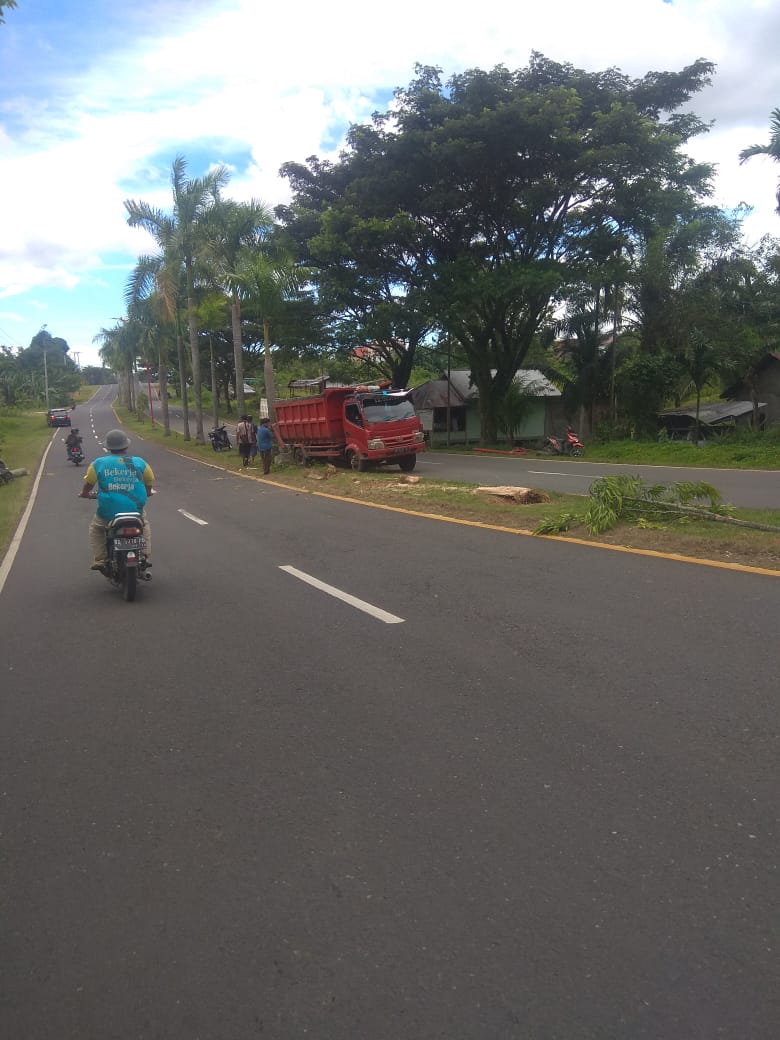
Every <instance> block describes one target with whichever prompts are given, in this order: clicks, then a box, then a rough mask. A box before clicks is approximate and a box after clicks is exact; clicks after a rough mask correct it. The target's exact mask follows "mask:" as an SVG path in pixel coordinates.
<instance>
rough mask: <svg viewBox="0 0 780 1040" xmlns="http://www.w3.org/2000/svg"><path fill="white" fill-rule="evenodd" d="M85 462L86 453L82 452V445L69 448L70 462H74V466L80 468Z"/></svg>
mask: <svg viewBox="0 0 780 1040" xmlns="http://www.w3.org/2000/svg"><path fill="white" fill-rule="evenodd" d="M83 461H84V452H83V451H82V450H81V445H80V444H74V445H73V446H72V447H70V448H68V462H72V463H73V465H74V466H80V465H81V463H82V462H83Z"/></svg>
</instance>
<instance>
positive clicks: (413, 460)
mask: <svg viewBox="0 0 780 1040" xmlns="http://www.w3.org/2000/svg"><path fill="white" fill-rule="evenodd" d="M398 465H399V466H400V468H401V472H402V473H411V472H412V470H413V469H414V467H415V466H416V465H417V456H416V455H402V456H401V458H400V459H399V460H398Z"/></svg>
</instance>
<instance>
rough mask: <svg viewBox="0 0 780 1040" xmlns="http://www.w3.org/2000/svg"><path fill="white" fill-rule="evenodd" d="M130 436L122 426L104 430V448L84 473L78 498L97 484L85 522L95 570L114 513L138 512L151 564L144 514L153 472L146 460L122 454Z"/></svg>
mask: <svg viewBox="0 0 780 1040" xmlns="http://www.w3.org/2000/svg"><path fill="white" fill-rule="evenodd" d="M129 447H130V440H129V438H128V436H127V434H126V433H124V431H123V430H109V432H108V433H107V434H106V452H107V453H108V454H106V455H103V456H102V457H101V458H99V459H95V461H94V462H92V463H91V464H90V466H89V469H88V470H87V472H86V473H85V475H84V484H83V486H82V488H81V493H80V497H81V498H91V497H92V495H91V492H92V489H93V488H94V487H95V485H97V501H98V505H97V512H96V513H95V515H94V517H93V518H92V523H91V524H90V525H89V544H90V547H91V549H92V570H93V571H99V570H101V569H102V568H103V567H104V566H105V564H106V562H107V561H106V527H107V525H108V522H109V520H113V519H114V517H115V516H116V515H117V513H140V514H141V517H142V519H143V524H144V538H145V540H146V550H145V552H146V562H147V565H151V560H150V557H151V555H152V532H151V528H150V527H149V521H148V520H147V519H146V516H145V514H144V507H145V505H146V499H147V496H148V495H149V494H150V493H151V490H152V486H153V484H154V473H153V472H152V467H151V466H150V465H149V463H148V462H145V461H144V460H143V459H142V458H140V457H139V456H137V455H133V456H130V455H125V454H124V453H125V452H126V451H127V449H128V448H129Z"/></svg>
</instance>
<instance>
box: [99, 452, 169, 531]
mask: <svg viewBox="0 0 780 1040" xmlns="http://www.w3.org/2000/svg"><path fill="white" fill-rule="evenodd" d="M128 463H129V465H128ZM90 470H94V473H95V476H96V478H97V480H96V481H95V483H96V484H97V492H98V505H97V515H98V516H99V517H100V518H101V519H103V520H113V518H114V517H115V516H116V515H117V513H142V512H143V509H144V506H145V505H146V497H147V496H146V484H145V483H144V475H146V478H147V480H148V481H149V483H150V484H151V483H153V481H154V477H153V476H152V471H151V468H150V466H149V464H148V463H146V462H144V460H143V459H140V458H138V456H136V455H132V456H130V455H127V456H126V455H104V456H103V457H102V458H99V459H95V461H94V462H93V463H92V465H91V466H90ZM90 476H91V474H90V472H89V471H87V475H86V477H85V478H84V479H85V481H88V482H90V483H91V481H90Z"/></svg>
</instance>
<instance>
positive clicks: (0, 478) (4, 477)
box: [0, 459, 14, 484]
mask: <svg viewBox="0 0 780 1040" xmlns="http://www.w3.org/2000/svg"><path fill="white" fill-rule="evenodd" d="M13 479H14V475H13V473H12V472H11V470H10V469H9V468H8V466H6V464H5V463H4V462H3V460H2V459H0V484H10V483H11V481H12V480H13Z"/></svg>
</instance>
